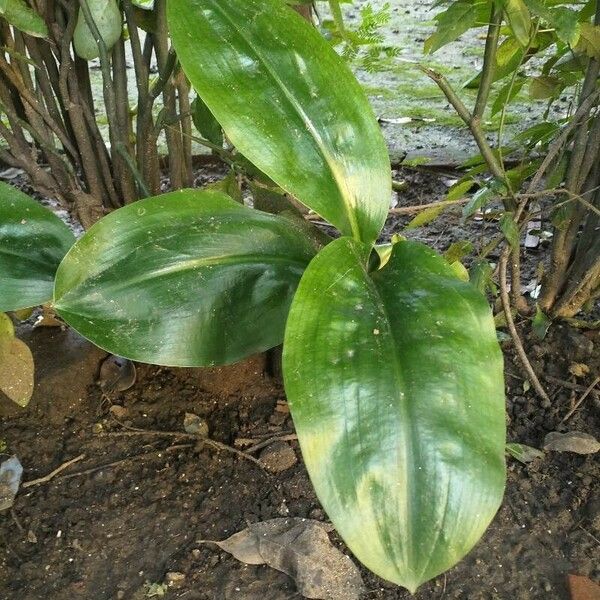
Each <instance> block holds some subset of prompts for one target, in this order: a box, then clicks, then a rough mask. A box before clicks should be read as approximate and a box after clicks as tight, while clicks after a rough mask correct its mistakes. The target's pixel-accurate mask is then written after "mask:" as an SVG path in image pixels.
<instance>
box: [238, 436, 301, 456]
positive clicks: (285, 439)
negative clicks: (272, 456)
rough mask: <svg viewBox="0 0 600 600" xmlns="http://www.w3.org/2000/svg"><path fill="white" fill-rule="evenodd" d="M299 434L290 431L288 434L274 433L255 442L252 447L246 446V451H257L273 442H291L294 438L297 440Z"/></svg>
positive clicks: (249, 452)
mask: <svg viewBox="0 0 600 600" xmlns="http://www.w3.org/2000/svg"><path fill="white" fill-rule="evenodd" d="M297 439H298V435H297V434H295V433H288V434H287V435H274V436H273V437H270V438H267V439H266V440H263V441H262V442H258V444H254V446H250V448H246V452H247V453H248V454H251V453H252V452H256V451H257V450H260V449H262V448H264V447H265V446H269V445H270V444H272V443H273V442H277V441H282V442H291V441H293V440H297Z"/></svg>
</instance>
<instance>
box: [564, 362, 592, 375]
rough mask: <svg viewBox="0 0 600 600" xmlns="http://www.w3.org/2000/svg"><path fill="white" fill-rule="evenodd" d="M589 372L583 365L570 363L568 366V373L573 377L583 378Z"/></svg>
mask: <svg viewBox="0 0 600 600" xmlns="http://www.w3.org/2000/svg"><path fill="white" fill-rule="evenodd" d="M589 372H590V368H589V367H588V365H586V364H584V363H571V365H569V373H571V375H575V377H585V376H586V375H587V374H588V373H589Z"/></svg>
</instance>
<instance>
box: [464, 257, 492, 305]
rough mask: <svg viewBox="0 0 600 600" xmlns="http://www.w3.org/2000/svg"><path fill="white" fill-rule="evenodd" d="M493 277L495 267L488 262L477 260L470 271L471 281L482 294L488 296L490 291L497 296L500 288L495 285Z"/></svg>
mask: <svg viewBox="0 0 600 600" xmlns="http://www.w3.org/2000/svg"><path fill="white" fill-rule="evenodd" d="M493 275H494V267H492V265H491V264H490V263H489V262H488V261H487V260H484V259H477V260H475V261H473V265H472V266H471V269H470V271H469V280H470V281H471V284H472V285H473V286H474V287H475V288H476V289H477V290H479V291H480V292H481V293H482V294H486V293H487V292H488V290H489V291H490V292H491V294H492V295H493V296H495V295H496V294H497V292H498V288H497V286H496V284H495V283H494V279H493Z"/></svg>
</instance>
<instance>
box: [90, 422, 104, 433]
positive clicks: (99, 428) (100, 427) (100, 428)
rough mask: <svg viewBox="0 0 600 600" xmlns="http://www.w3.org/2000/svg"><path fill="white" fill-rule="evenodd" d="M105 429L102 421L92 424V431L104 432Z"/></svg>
mask: <svg viewBox="0 0 600 600" xmlns="http://www.w3.org/2000/svg"><path fill="white" fill-rule="evenodd" d="M103 431H104V426H103V425H102V423H94V424H93V425H92V433H96V434H98V433H102V432H103Z"/></svg>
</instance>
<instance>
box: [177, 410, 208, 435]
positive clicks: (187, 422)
mask: <svg viewBox="0 0 600 600" xmlns="http://www.w3.org/2000/svg"><path fill="white" fill-rule="evenodd" d="M183 428H184V429H185V432H186V433H191V434H193V435H197V436H198V437H201V438H205V437H208V423H207V422H206V421H205V420H204V419H202V418H201V417H199V416H198V415H195V414H194V413H185V417H184V418H183Z"/></svg>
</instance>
